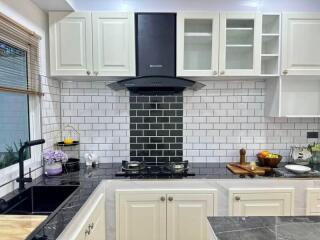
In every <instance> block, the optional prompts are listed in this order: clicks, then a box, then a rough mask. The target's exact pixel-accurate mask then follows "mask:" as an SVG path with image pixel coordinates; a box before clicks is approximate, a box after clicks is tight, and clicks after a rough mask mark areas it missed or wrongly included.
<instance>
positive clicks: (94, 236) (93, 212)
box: [58, 193, 106, 240]
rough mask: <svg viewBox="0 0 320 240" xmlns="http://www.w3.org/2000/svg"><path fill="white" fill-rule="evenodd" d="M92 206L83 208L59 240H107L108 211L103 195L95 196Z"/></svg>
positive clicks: (91, 201)
mask: <svg viewBox="0 0 320 240" xmlns="http://www.w3.org/2000/svg"><path fill="white" fill-rule="evenodd" d="M93 195H94V196H93V197H92V198H91V200H90V205H85V206H84V207H83V208H81V210H80V212H79V213H78V214H80V215H81V217H77V216H76V219H74V220H72V222H70V224H69V225H68V227H67V228H66V229H65V232H63V233H62V234H61V235H60V236H59V237H58V240H105V239H106V211H105V196H104V194H103V193H100V194H93Z"/></svg>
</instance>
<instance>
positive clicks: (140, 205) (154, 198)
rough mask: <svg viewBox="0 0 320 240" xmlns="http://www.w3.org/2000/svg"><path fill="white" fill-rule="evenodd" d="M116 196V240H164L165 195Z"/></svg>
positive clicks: (137, 193)
mask: <svg viewBox="0 0 320 240" xmlns="http://www.w3.org/2000/svg"><path fill="white" fill-rule="evenodd" d="M117 194H118V195H117V220H116V224H117V225H116V228H117V240H165V239H166V201H165V194H161V193H152V192H150V193H146V191H143V192H136V191H135V192H129V193H124V192H123V193H117ZM161 199H162V200H161Z"/></svg>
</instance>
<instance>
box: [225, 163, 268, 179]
mask: <svg viewBox="0 0 320 240" xmlns="http://www.w3.org/2000/svg"><path fill="white" fill-rule="evenodd" d="M243 166H244V167H248V168H249V166H250V164H249V163H248V164H244V165H243ZM227 169H228V170H229V171H230V172H232V173H233V174H236V175H241V176H246V175H260V176H263V175H265V174H266V172H269V171H271V170H272V169H271V168H270V167H258V166H257V167H256V169H255V170H252V172H249V171H246V170H244V169H242V168H239V167H236V166H234V165H232V164H227ZM249 169H250V168H249Z"/></svg>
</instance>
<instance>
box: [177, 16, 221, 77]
mask: <svg viewBox="0 0 320 240" xmlns="http://www.w3.org/2000/svg"><path fill="white" fill-rule="evenodd" d="M218 59H219V14H217V13H178V15H177V75H178V76H194V77H197V76H215V75H217V74H218V65H219V63H218Z"/></svg>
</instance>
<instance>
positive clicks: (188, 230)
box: [167, 193, 214, 240]
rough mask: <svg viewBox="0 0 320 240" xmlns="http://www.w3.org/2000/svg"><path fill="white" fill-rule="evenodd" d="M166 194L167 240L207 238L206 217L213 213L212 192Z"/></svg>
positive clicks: (204, 239)
mask: <svg viewBox="0 0 320 240" xmlns="http://www.w3.org/2000/svg"><path fill="white" fill-rule="evenodd" d="M167 196H168V197H167V214H168V216H167V240H195V239H197V240H207V239H208V238H209V234H208V223H207V217H208V216H213V214H214V210H213V206H214V198H213V194H200V193H196V194H168V195H167Z"/></svg>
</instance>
